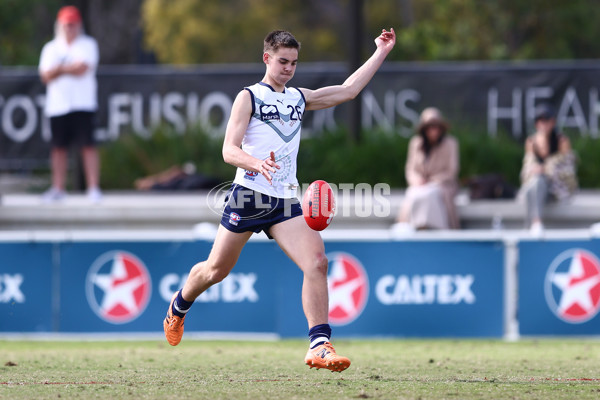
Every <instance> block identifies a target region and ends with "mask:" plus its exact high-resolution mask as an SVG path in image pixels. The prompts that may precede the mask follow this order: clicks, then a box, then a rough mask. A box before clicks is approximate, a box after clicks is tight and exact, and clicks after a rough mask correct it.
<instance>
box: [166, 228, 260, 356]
mask: <svg viewBox="0 0 600 400" xmlns="http://www.w3.org/2000/svg"><path fill="white" fill-rule="evenodd" d="M251 235H252V232H244V233H234V232H231V231H229V230H227V229H226V228H224V227H223V226H219V230H218V231H217V236H216V237H215V242H214V244H213V248H212V250H211V251H210V254H209V255H208V259H207V260H206V261H203V262H200V263H198V264H196V265H194V267H192V270H191V271H190V274H189V276H188V278H187V280H186V282H185V285H184V286H183V289H181V290H178V291H177V292H175V293H174V294H173V298H172V299H171V303H170V304H169V308H168V310H167V316H166V318H165V320H164V321H163V328H164V331H165V337H166V338H167V342H169V344H170V345H171V346H177V345H178V344H179V342H180V341H181V337H182V336H183V322H184V320H185V316H186V315H187V312H188V311H189V309H190V307H191V306H192V304H193V303H194V300H196V298H197V297H198V296H200V294H202V293H203V292H204V291H205V290H206V289H208V288H209V287H211V286H212V285H214V284H216V283H219V282H221V281H222V280H223V279H225V277H226V276H227V275H229V272H231V270H232V269H233V267H234V266H235V263H236V262H237V260H238V258H239V256H240V253H241V251H242V248H243V247H244V245H245V244H246V242H247V241H248V239H249V238H250V236H251Z"/></svg>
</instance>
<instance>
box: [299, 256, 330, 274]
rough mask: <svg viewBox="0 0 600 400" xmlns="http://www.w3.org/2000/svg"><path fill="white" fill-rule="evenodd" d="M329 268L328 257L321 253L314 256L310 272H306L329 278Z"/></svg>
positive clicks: (309, 268)
mask: <svg viewBox="0 0 600 400" xmlns="http://www.w3.org/2000/svg"><path fill="white" fill-rule="evenodd" d="M328 266H329V261H328V260H327V257H325V254H322V253H321V254H318V255H316V256H314V258H313V259H312V260H311V261H310V265H309V267H308V271H305V272H308V273H310V274H318V275H323V276H327V269H328Z"/></svg>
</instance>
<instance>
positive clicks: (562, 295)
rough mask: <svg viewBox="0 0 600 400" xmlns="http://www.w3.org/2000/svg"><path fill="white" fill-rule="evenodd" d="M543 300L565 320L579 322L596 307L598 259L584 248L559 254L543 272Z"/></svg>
mask: <svg viewBox="0 0 600 400" xmlns="http://www.w3.org/2000/svg"><path fill="white" fill-rule="evenodd" d="M544 292H545V295H546V302H547V303H548V306H549V307H550V309H551V310H552V312H554V314H555V315H556V316H557V317H558V318H560V319H562V320H563V321H565V322H568V323H572V324H579V323H583V322H586V321H589V320H590V319H592V318H594V316H596V314H597V313H598V310H600V261H598V258H596V256H595V255H594V254H592V253H590V252H588V251H586V250H582V249H571V250H567V251H564V252H562V253H561V254H559V255H558V256H557V257H556V258H555V259H554V261H553V262H552V264H551V265H550V268H548V272H547V273H546V281H545V286H544Z"/></svg>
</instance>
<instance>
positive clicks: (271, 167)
mask: <svg viewBox="0 0 600 400" xmlns="http://www.w3.org/2000/svg"><path fill="white" fill-rule="evenodd" d="M275 168H277V169H280V168H281V167H280V166H279V165H278V164H277V163H276V162H275V153H274V152H271V154H270V156H269V158H267V159H265V160H263V162H262V163H261V165H260V167H259V169H258V172H260V173H261V175H262V176H264V177H265V178H266V179H267V182H269V183H272V180H273V177H272V176H271V173H273V174H274V173H275V172H276V170H275Z"/></svg>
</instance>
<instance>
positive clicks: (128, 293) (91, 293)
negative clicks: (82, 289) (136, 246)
mask: <svg viewBox="0 0 600 400" xmlns="http://www.w3.org/2000/svg"><path fill="white" fill-rule="evenodd" d="M151 291H152V283H151V280H150V274H149V273H148V269H147V268H146V266H145V265H144V263H142V262H141V261H140V260H139V259H138V258H137V257H136V256H134V255H133V254H131V253H127V252H124V251H111V252H108V253H104V254H102V255H101V256H100V257H98V258H97V259H96V261H94V263H93V264H92V266H91V267H90V270H89V271H88V275H87V278H86V296H87V299H88V303H89V304H90V307H91V308H92V310H94V312H95V313H96V315H98V316H99V317H100V318H102V319H103V320H105V321H106V322H110V323H112V324H124V323H127V322H131V321H133V320H134V319H136V318H137V317H139V316H140V315H141V314H142V312H143V311H144V310H145V309H146V306H147V305H148V302H149V301H150V294H151Z"/></svg>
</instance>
